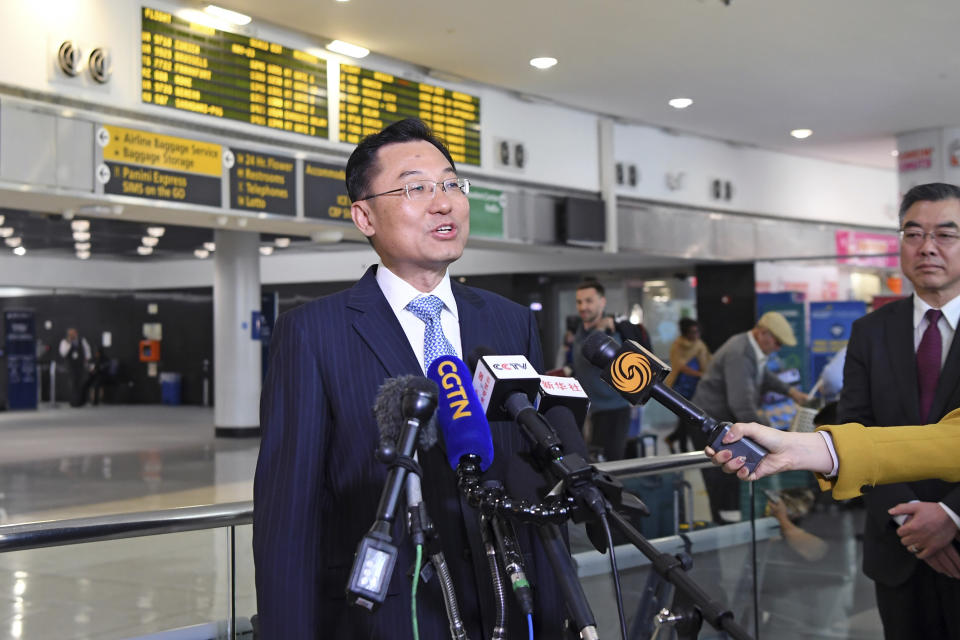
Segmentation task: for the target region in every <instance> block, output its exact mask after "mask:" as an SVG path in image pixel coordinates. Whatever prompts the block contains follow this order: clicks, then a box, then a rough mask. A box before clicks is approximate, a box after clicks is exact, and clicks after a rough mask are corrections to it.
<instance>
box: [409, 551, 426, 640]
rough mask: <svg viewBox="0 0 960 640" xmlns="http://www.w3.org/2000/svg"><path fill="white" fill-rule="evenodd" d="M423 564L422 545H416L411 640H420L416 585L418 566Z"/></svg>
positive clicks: (412, 588)
mask: <svg viewBox="0 0 960 640" xmlns="http://www.w3.org/2000/svg"><path fill="white" fill-rule="evenodd" d="M422 564H423V545H422V544H418V545H417V560H416V562H414V564H413V585H412V586H411V587H410V617H411V618H412V619H413V640H420V624H419V623H418V622H417V583H419V582H420V566H421V565H422Z"/></svg>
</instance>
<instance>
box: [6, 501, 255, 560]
mask: <svg viewBox="0 0 960 640" xmlns="http://www.w3.org/2000/svg"><path fill="white" fill-rule="evenodd" d="M251 522H253V502H252V501H250V500H247V501H246V502H227V503H223V504H210V505H203V506H199V507H178V508H176V509H161V510H158V511H140V512H136V513H118V514H113V515H105V516H93V517H89V518H72V519H69V520H48V521H44V522H28V523H24V524H8V525H4V526H0V553H2V552H5V551H22V550H25V549H42V548H44V547H60V546H65V545H68V544H81V543H84V542H98V541H101V540H122V539H124V538H136V537H140V536H152V535H158V534H163V533H180V532H182V531H198V530H201V529H218V528H220V527H232V526H236V525H242V524H250V523H251Z"/></svg>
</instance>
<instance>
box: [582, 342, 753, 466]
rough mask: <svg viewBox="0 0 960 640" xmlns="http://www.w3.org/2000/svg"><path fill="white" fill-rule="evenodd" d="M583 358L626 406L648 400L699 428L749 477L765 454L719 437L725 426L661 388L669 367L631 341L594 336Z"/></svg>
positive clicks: (744, 440)
mask: <svg viewBox="0 0 960 640" xmlns="http://www.w3.org/2000/svg"><path fill="white" fill-rule="evenodd" d="M583 355H584V357H585V358H586V359H587V360H589V361H590V362H591V363H592V364H593V365H594V366H596V367H598V368H599V369H601V374H600V377H601V378H603V380H604V382H606V383H607V384H609V385H610V386H611V387H613V388H614V389H615V390H616V391H617V392H618V393H619V394H620V395H621V396H622V397H623V398H624V399H625V400H626V401H627V402H629V403H630V404H633V405H638V404H644V403H645V402H646V401H647V400H649V399H650V398H651V397H652V398H654V399H656V401H657V402H659V403H660V404H662V405H663V406H665V407H666V408H667V409H669V410H670V411H671V412H673V413H674V414H675V415H676V416H678V417H679V418H680V419H681V420H685V421H687V422H689V423H691V424H695V425H697V426H698V427H700V429H701V431H703V432H704V433H706V434H708V436H707V439H708V442H709V443H710V446H711V447H712V448H713V450H714V451H720V450H723V449H727V450H729V451H730V452H731V453H732V454H733V457H738V456H743V457H744V458H745V459H746V462H745V463H744V466H745V467H747V469H748V470H749V471H750V472H751V473H752V472H753V471H754V470H755V469H756V468H757V465H758V464H760V461H761V460H763V458H764V456H766V455H767V450H766V449H765V448H763V447H762V446H760V445H759V444H757V443H756V442H754V441H753V440H751V439H750V438H741V439H740V440H737V441H736V442H731V443H730V444H724V443H723V436H724V435H726V433H727V431H729V430H730V426H731V425H730V423H729V422H720V421H718V420H717V419H716V418H713V417H711V416H709V415H707V413H706V412H705V411H704V410H703V409H701V408H700V407H698V406H697V405H695V404H693V403H692V402H690V401H689V400H687V399H686V398H684V397H683V396H681V395H680V394H679V393H677V392H676V391H674V390H673V389H671V388H670V387H668V386H666V385H664V384H663V379H664V378H666V377H667V374H668V373H670V367H669V366H668V365H666V364H665V363H664V362H663V361H662V360H660V359H659V358H657V356H655V355H653V354H652V353H650V352H649V351H647V350H646V349H644V348H643V347H642V346H641V345H639V344H637V343H636V342H634V341H633V340H625V341H624V343H623V345H622V346H621V345H618V344H617V343H616V341H615V340H613V338H610V337H609V336H606V335H604V334H602V333H599V332H595V333H593V334H591V335H590V337H588V338H587V339H586V341H584V343H583Z"/></svg>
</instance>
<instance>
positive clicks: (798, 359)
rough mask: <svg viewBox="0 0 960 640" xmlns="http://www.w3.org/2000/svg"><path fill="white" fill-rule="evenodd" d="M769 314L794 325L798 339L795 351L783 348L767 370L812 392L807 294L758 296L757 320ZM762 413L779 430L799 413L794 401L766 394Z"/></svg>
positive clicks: (764, 294)
mask: <svg viewBox="0 0 960 640" xmlns="http://www.w3.org/2000/svg"><path fill="white" fill-rule="evenodd" d="M767 311H777V312H779V313H781V314H783V317H784V318H786V319H787V322H789V323H790V328H791V329H793V334H794V335H795V336H796V337H797V345H796V346H795V347H783V348H781V349H780V350H779V351H777V352H776V353H775V354H773V355H771V356H770V358H769V360H767V368H768V369H770V370H771V371H772V372H774V373H775V374H776V375H777V377H779V378H780V379H781V380H783V381H784V382H786V383H787V384H789V385H792V386H795V387H799V388H800V390H801V391H807V390H808V389H809V388H810V385H809V381H808V379H807V366H806V365H807V357H806V353H807V350H806V342H807V340H806V338H807V322H806V316H805V305H804V301H803V294H802V293H797V292H789V291H788V292H784V293H758V294H757V319H759V318H760V316H762V315H763V314H764V313H766V312H767ZM760 409H761V413H762V415H763V417H764V418H765V419H766V421H767V422H766V424H769V425H770V426H771V427H775V428H777V429H786V428H788V427H789V426H790V421H791V420H793V416H794V415H795V414H796V412H797V408H796V405H794V403H793V400H791V399H790V398H788V397H787V396H784V395H780V394H779V393H773V392H770V393H767V394H764V396H763V398H762V399H761V406H760Z"/></svg>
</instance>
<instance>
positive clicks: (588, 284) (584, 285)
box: [577, 280, 605, 296]
mask: <svg viewBox="0 0 960 640" xmlns="http://www.w3.org/2000/svg"><path fill="white" fill-rule="evenodd" d="M581 289H596V290H597V293H598V294H599V295H600V296H603V295H605V292H604V290H603V285H602V284H600V283H599V282H597V281H596V280H584V281H583V282H581V283H580V284H578V285H577V291H580V290H581Z"/></svg>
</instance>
